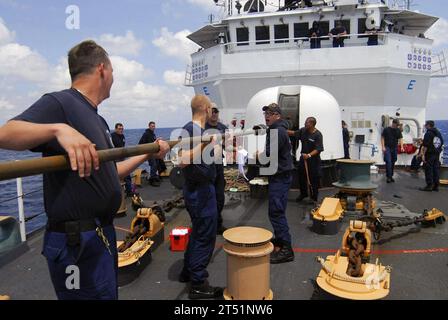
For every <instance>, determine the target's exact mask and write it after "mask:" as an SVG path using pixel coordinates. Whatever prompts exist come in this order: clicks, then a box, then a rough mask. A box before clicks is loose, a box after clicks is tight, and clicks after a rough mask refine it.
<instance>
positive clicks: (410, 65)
mask: <svg viewBox="0 0 448 320" xmlns="http://www.w3.org/2000/svg"><path fill="white" fill-rule="evenodd" d="M215 2H217V4H220V5H222V6H223V9H224V11H225V14H224V17H223V18H222V19H221V21H220V22H215V23H211V24H208V25H206V26H204V27H202V28H201V29H199V30H197V31H196V32H194V33H192V34H191V35H189V39H191V40H192V41H194V42H195V43H197V44H198V45H199V46H200V49H199V51H198V52H196V53H194V54H192V65H191V66H189V67H188V70H187V74H186V85H188V86H192V87H194V90H195V92H196V93H202V94H206V95H208V96H209V97H210V98H211V99H212V100H213V101H214V102H216V103H217V104H218V106H220V107H221V108H222V112H221V117H222V121H224V122H225V123H227V124H229V125H230V126H231V127H232V126H236V127H238V126H240V124H241V123H242V121H241V120H245V119H246V108H247V105H248V102H249V101H250V99H251V98H252V97H253V96H254V95H255V94H257V93H258V92H259V91H261V90H263V89H266V88H270V87H276V86H288V85H307V86H315V87H319V88H322V89H324V90H326V91H327V92H329V93H330V94H331V95H333V96H334V97H335V99H336V100H337V102H338V103H339V105H340V108H341V117H342V119H343V120H345V121H346V123H347V124H348V125H349V130H350V131H351V133H352V141H351V155H352V158H355V159H373V160H375V161H376V162H378V163H381V162H382V153H381V131H382V129H383V128H384V127H385V126H388V125H389V123H390V121H391V120H392V119H393V118H399V119H400V120H401V123H402V125H403V128H402V132H403V137H404V142H405V143H406V144H407V146H408V148H406V150H407V153H405V154H402V155H400V157H399V163H400V164H407V163H410V160H411V158H412V155H413V153H414V152H415V148H413V147H412V145H413V144H414V143H415V141H416V139H417V138H419V137H421V136H422V132H423V124H424V121H425V109H426V104H427V97H428V90H429V85H430V79H431V77H440V76H446V74H447V68H446V62H445V58H444V56H443V53H436V52H434V51H433V49H432V46H433V40H432V39H428V38H426V37H425V33H426V32H427V31H428V30H429V28H430V27H431V26H432V25H433V24H434V23H435V22H436V21H437V20H438V18H437V17H433V16H430V15H426V14H423V13H417V12H413V11H410V10H407V9H400V8H398V7H392V6H389V3H388V2H387V1H358V0H338V1H288V0H282V1H279V2H277V1H273V0H270V1H261V0H258V1H256V0H250V1H232V0H226V1H215ZM314 21H317V22H318V23H319V26H320V28H321V30H322V34H323V35H324V36H323V37H322V38H321V48H319V49H311V48H310V37H309V36H310V32H309V29H310V28H311V27H312V24H313V22H314ZM337 21H340V22H341V23H342V25H343V26H344V27H345V29H346V31H347V37H346V38H345V41H344V43H345V47H342V48H341V47H339V48H333V45H332V44H333V41H332V37H331V36H328V34H329V33H330V31H331V29H333V28H334V27H335V24H336V22H337ZM368 32H375V33H376V35H377V36H378V45H374V46H368V45H367V41H368V36H369V34H367V33H368ZM273 102H274V101H273ZM298 108H300V106H298ZM303 121H304V119H303Z"/></svg>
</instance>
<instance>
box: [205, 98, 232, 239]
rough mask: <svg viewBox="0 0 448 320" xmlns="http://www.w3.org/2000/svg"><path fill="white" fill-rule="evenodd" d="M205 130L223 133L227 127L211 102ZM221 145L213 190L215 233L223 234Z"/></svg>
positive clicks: (224, 183) (224, 180) (218, 151)
mask: <svg viewBox="0 0 448 320" xmlns="http://www.w3.org/2000/svg"><path fill="white" fill-rule="evenodd" d="M205 129H206V130H210V129H213V130H217V131H218V133H220V134H225V133H226V130H227V129H228V128H227V126H226V125H224V124H222V123H221V122H219V109H218V108H217V106H216V104H214V103H212V115H211V117H210V119H208V121H207V123H206V124H205ZM222 154H223V153H222V147H220V146H218V149H217V150H216V155H217V156H218V157H219V156H220V157H221V158H220V159H218V161H217V162H216V163H215V168H216V179H215V192H216V204H217V206H218V228H217V231H216V232H217V234H223V232H224V231H226V228H225V227H224V225H223V219H222V209H223V208H224V203H225V188H226V179H225V178H224V165H223V163H222V158H223V157H222Z"/></svg>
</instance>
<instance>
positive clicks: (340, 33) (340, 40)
mask: <svg viewBox="0 0 448 320" xmlns="http://www.w3.org/2000/svg"><path fill="white" fill-rule="evenodd" d="M328 35H329V36H330V37H332V38H333V48H337V47H344V40H345V36H346V35H347V30H346V29H345V27H344V26H343V25H342V22H341V21H336V27H334V28H333V29H331V31H330V33H329V34H328Z"/></svg>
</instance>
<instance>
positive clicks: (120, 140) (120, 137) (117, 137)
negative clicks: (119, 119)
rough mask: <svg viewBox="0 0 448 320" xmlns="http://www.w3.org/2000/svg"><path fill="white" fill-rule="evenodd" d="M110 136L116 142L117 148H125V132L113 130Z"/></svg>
mask: <svg viewBox="0 0 448 320" xmlns="http://www.w3.org/2000/svg"><path fill="white" fill-rule="evenodd" d="M110 136H111V137H112V143H113V144H114V147H115V148H123V147H124V146H125V144H126V139H125V137H124V134H118V133H116V132H112V133H111V134H110Z"/></svg>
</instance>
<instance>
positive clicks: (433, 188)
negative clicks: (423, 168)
mask: <svg viewBox="0 0 448 320" xmlns="http://www.w3.org/2000/svg"><path fill="white" fill-rule="evenodd" d="M432 191H435V192H439V185H438V184H435V185H434V187H432Z"/></svg>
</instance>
